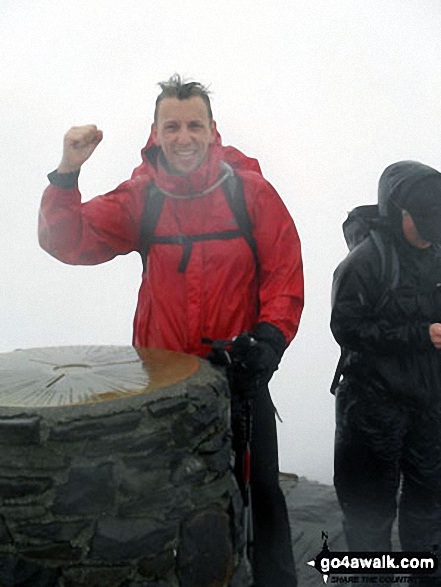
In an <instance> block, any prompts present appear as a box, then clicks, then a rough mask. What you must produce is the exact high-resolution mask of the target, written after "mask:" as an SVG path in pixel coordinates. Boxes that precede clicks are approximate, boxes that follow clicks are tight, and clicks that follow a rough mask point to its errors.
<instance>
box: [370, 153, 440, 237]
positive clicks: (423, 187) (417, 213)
mask: <svg viewBox="0 0 441 587" xmlns="http://www.w3.org/2000/svg"><path fill="white" fill-rule="evenodd" d="M378 209H379V213H380V216H381V217H382V218H384V219H385V220H386V222H387V224H388V225H389V226H390V228H391V229H392V230H393V232H395V233H396V234H400V235H401V234H402V210H407V212H409V214H410V215H411V217H412V219H413V221H414V223H415V226H416V228H417V230H418V232H419V233H420V235H421V236H422V237H423V238H424V239H426V240H428V241H430V242H434V243H441V173H439V171H437V170H436V169H433V167H429V166H428V165H424V164H423V163H419V162H417V161H399V162H397V163H393V164H392V165H389V167H387V168H386V169H385V170H384V171H383V173H382V175H381V177H380V181H379V184H378Z"/></svg>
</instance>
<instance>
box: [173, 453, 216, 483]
mask: <svg viewBox="0 0 441 587" xmlns="http://www.w3.org/2000/svg"><path fill="white" fill-rule="evenodd" d="M207 472H208V469H207V466H206V464H205V463H204V461H203V460H202V459H201V458H199V457H197V456H196V455H190V456H187V457H186V458H184V459H183V460H182V461H181V462H180V463H179V464H178V466H177V467H175V468H174V470H173V471H172V473H171V482H172V483H173V485H175V486H177V487H181V486H183V485H193V484H196V485H197V484H198V483H201V482H202V481H203V480H204V478H205V476H206V474H207Z"/></svg>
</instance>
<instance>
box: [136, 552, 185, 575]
mask: <svg viewBox="0 0 441 587" xmlns="http://www.w3.org/2000/svg"><path fill="white" fill-rule="evenodd" d="M175 566H176V556H175V552H174V551H173V550H166V551H164V552H161V553H160V554H158V555H157V556H155V557H146V558H143V559H142V560H141V561H140V562H139V564H138V573H139V574H140V575H142V576H143V577H146V578H147V579H165V578H166V577H167V575H170V574H171V573H174V571H175Z"/></svg>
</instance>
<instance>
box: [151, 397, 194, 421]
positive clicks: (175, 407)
mask: <svg viewBox="0 0 441 587" xmlns="http://www.w3.org/2000/svg"><path fill="white" fill-rule="evenodd" d="M187 407H188V399H186V398H182V397H174V398H167V399H161V400H159V401H157V402H154V403H152V404H150V405H149V412H150V413H151V414H152V416H154V417H155V418H161V417H163V416H166V415H169V414H174V413H176V412H180V411H181V410H185V409H186V408H187Z"/></svg>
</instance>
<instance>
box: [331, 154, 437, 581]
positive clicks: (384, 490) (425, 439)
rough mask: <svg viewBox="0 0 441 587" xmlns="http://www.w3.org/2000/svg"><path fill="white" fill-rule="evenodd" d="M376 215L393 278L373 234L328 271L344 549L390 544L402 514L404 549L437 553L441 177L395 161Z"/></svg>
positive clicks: (385, 178)
mask: <svg viewBox="0 0 441 587" xmlns="http://www.w3.org/2000/svg"><path fill="white" fill-rule="evenodd" d="M378 210H379V220H378V226H377V231H379V232H380V234H381V236H382V241H383V243H384V246H385V247H386V248H387V247H392V246H393V247H395V250H396V252H397V257H398V261H399V266H398V283H397V285H396V286H395V287H393V288H391V287H390V285H389V287H388V284H387V283H386V284H385V283H383V281H384V279H387V276H385V275H383V274H382V270H381V259H380V253H379V250H378V246H376V244H375V242H374V239H373V238H372V237H368V238H366V239H365V240H363V242H361V243H360V244H359V245H358V246H356V247H355V248H354V249H353V250H352V251H351V252H350V253H349V254H348V256H347V257H346V259H344V260H343V261H342V263H340V265H339V266H338V267H337V269H336V271H335V273H334V282H333V299H332V316H331V330H332V333H333V335H334V337H335V339H336V341H337V342H338V343H339V344H340V346H341V347H342V348H344V363H343V368H342V377H341V379H340V381H339V383H338V385H337V387H336V436H335V477H334V483H335V487H336V491H337V496H338V499H339V502H340V506H341V508H342V511H343V525H344V531H345V536H346V539H347V544H348V548H349V550H351V551H362V552H363V551H364V552H366V551H389V550H390V549H391V530H392V525H393V522H394V520H395V517H396V515H397V509H398V515H399V520H398V522H399V536H400V542H401V547H402V550H403V551H426V552H433V550H434V549H436V548H438V547H439V549H440V553H441V354H440V353H441V246H440V244H439V243H441V173H439V172H438V171H436V170H435V169H433V168H431V167H428V166H427V165H423V164H422V163H418V162H415V161H400V162H398V163H394V164H392V165H390V166H389V167H387V168H386V170H385V171H384V172H383V174H382V175H381V178H380V182H379V191H378ZM386 252H387V251H386ZM385 287H386V288H387V287H388V289H387V292H386V293H387V295H386V296H385V298H386V299H385V300H384V301H383V303H382V304H381V307H379V305H378V300H379V297H380V296H381V295H382V292H383V291H384V288H385ZM440 566H441V560H440ZM438 573H439V571H438ZM437 576H439V575H437ZM437 580H438V581H439V583H435V584H438V585H441V578H440V579H437ZM427 584H433V583H427Z"/></svg>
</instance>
